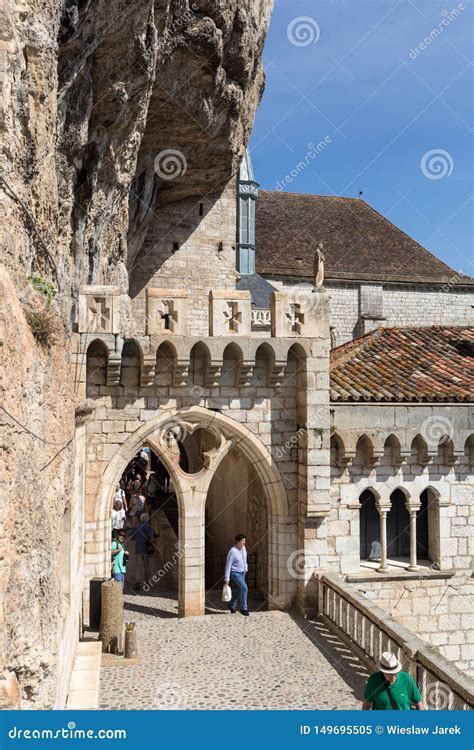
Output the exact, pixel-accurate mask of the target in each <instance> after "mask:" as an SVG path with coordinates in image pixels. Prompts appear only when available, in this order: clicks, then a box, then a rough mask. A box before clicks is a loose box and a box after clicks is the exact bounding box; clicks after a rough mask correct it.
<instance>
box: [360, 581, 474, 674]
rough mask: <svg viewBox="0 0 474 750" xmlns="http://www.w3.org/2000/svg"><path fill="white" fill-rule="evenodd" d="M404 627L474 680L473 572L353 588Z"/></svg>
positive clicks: (368, 584)
mask: <svg viewBox="0 0 474 750" xmlns="http://www.w3.org/2000/svg"><path fill="white" fill-rule="evenodd" d="M352 585H353V586H354V587H355V586H356V587H357V589H358V590H359V591H360V590H362V591H363V592H364V594H365V595H366V596H367V597H368V598H369V599H371V600H372V601H373V602H375V603H376V604H378V606H379V607H382V609H384V610H386V611H387V612H389V614H390V615H391V616H392V617H393V618H394V619H395V620H398V622H400V623H401V624H402V625H405V627H407V628H409V630H411V631H412V632H413V633H415V634H416V635H417V636H419V637H420V638H423V639H424V640H426V641H427V642H428V643H431V644H432V645H433V646H436V647H437V648H438V649H439V650H440V652H441V653H442V654H443V656H445V657H446V658H447V659H449V660H450V661H452V662H454V664H456V666H457V667H458V668H459V669H462V670H465V671H466V672H467V674H469V675H471V676H474V583H473V582H472V578H471V575H470V573H469V572H467V573H465V574H457V575H455V576H453V577H452V578H449V579H447V580H428V579H425V580H423V579H421V580H409V581H387V580H381V581H366V582H364V583H360V584H352Z"/></svg>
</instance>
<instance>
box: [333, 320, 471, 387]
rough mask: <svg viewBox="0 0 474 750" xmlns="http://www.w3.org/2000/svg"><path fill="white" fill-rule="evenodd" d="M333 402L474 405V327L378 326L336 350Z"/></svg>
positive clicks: (334, 350) (334, 352) (334, 354)
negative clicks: (463, 402)
mask: <svg viewBox="0 0 474 750" xmlns="http://www.w3.org/2000/svg"><path fill="white" fill-rule="evenodd" d="M331 401H424V402H426V401H465V402H466V401H470V402H474V327H472V328H467V327H466V328H462V327H446V328H445V327H443V326H432V327H429V328H428V327H427V328H378V329H377V330H376V331H372V332H371V333H368V334H366V335H365V336H361V337H360V338H358V339H355V340H354V341H351V342H349V343H348V344H343V345H342V346H338V347H337V348H336V349H333V350H332V352H331Z"/></svg>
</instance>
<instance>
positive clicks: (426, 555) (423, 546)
mask: <svg viewBox="0 0 474 750" xmlns="http://www.w3.org/2000/svg"><path fill="white" fill-rule="evenodd" d="M432 500H433V498H430V495H429V490H423V492H422V493H421V495H420V502H421V508H420V510H419V511H418V513H417V516H416V556H417V558H418V560H431V559H433V558H432V557H431V555H430V548H429V547H430V545H429V536H430V535H429V533H428V532H429V527H430V525H433V521H434V518H432V519H430V515H432V513H433V511H434V507H433V503H432ZM430 520H431V524H430ZM431 551H433V550H431Z"/></svg>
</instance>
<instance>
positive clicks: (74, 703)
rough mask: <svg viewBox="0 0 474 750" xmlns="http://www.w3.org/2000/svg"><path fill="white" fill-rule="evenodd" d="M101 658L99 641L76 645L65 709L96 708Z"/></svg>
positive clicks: (81, 642) (82, 642) (83, 642)
mask: <svg viewBox="0 0 474 750" xmlns="http://www.w3.org/2000/svg"><path fill="white" fill-rule="evenodd" d="M101 658H102V644H101V642H100V641H80V642H79V643H78V644H77V648H76V655H75V657H74V664H73V667H72V672H71V680H70V683H69V693H68V697H67V704H66V708H68V709H75V710H89V709H96V708H97V705H98V702H99V680H100V662H101Z"/></svg>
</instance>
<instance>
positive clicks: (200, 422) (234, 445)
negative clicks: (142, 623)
mask: <svg viewBox="0 0 474 750" xmlns="http://www.w3.org/2000/svg"><path fill="white" fill-rule="evenodd" d="M170 430H172V431H176V430H178V431H179V432H180V433H181V436H183V435H184V436H189V435H192V434H193V433H194V432H195V431H197V430H205V431H206V432H207V433H209V434H210V435H212V436H213V438H214V445H213V447H212V448H210V449H209V450H207V451H204V453H203V461H202V465H201V468H200V469H199V470H198V471H197V472H196V473H194V474H188V473H186V472H185V471H184V470H183V469H182V468H181V466H180V464H179V462H178V461H177V460H176V452H175V451H173V450H172V449H171V448H170V447H169V445H168V444H167V441H166V439H165V436H166V434H167V433H169V431H170ZM144 444H146V445H149V446H150V448H151V449H152V450H153V451H154V452H155V453H156V454H157V455H158V456H159V458H160V460H161V461H162V462H163V464H164V465H165V467H166V469H167V471H168V472H169V474H170V476H171V478H172V480H173V484H174V487H175V488H176V497H177V502H178V512H179V553H178V566H179V595H178V612H179V616H180V617H186V616H190V615H202V614H204V610H205V504H206V497H207V493H208V490H209V486H210V483H211V481H212V479H213V477H214V475H215V473H216V471H217V469H218V467H219V466H220V464H221V462H222V460H223V459H224V458H225V456H226V455H227V454H228V452H229V451H230V450H232V449H234V450H239V451H240V452H241V453H242V454H243V455H244V456H245V457H246V458H247V459H248V460H249V461H250V462H251V463H252V466H253V467H254V469H255V471H256V473H257V475H258V477H259V479H260V482H261V484H262V487H263V490H264V493H265V499H266V503H267V508H268V532H267V533H268V538H267V544H268V603H269V608H270V609H278V608H285V607H287V606H289V604H290V602H291V583H290V586H288V585H287V577H288V571H287V565H286V562H287V555H286V550H285V539H286V534H285V530H286V528H287V525H288V523H289V520H290V519H289V515H288V500H287V496H286V491H285V488H284V485H283V482H282V479H281V476H280V474H279V472H278V470H277V468H276V467H275V464H274V462H273V459H272V457H271V454H270V453H269V451H268V450H267V449H266V448H265V446H263V445H262V443H261V442H260V441H259V440H258V439H257V438H256V437H255V435H253V434H252V433H251V432H250V430H248V428H247V427H245V426H244V425H242V424H240V423H239V422H236V421H234V420H233V419H231V418H230V417H227V416H224V415H223V414H220V413H217V412H214V411H209V410H208V409H205V408H202V407H197V406H193V407H190V408H184V409H178V410H170V411H166V412H163V413H161V414H159V415H157V416H156V417H155V418H154V419H151V420H149V421H148V422H147V423H146V424H144V425H143V426H142V427H140V428H139V429H138V430H137V431H136V432H134V433H133V434H132V435H131V436H130V437H129V438H128V440H126V441H125V442H124V443H123V445H122V446H121V448H120V449H119V450H118V451H117V454H116V455H115V456H114V457H113V459H112V460H111V461H110V463H109V464H108V466H107V469H106V470H105V472H104V474H103V476H102V478H101V480H100V485H99V488H98V492H97V495H96V502H95V506H94V514H93V517H94V522H93V523H91V524H89V526H90V529H89V532H90V533H89V540H91V539H92V540H93V547H92V550H91V553H92V558H93V560H94V562H95V566H94V567H95V571H96V572H95V575H108V573H109V566H110V552H109V543H110V530H109V516H110V508H111V504H112V497H113V492H114V487H115V484H116V482H117V480H118V479H119V478H120V476H121V475H122V472H123V471H124V469H125V467H126V466H127V464H128V463H129V461H130V460H131V458H132V457H133V456H134V455H135V454H136V453H137V452H138V450H139V449H140V447H141V446H142V445H144ZM87 555H88V545H87V542H86V562H87ZM88 567H89V570H90V569H91V566H90V565H89V566H88Z"/></svg>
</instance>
